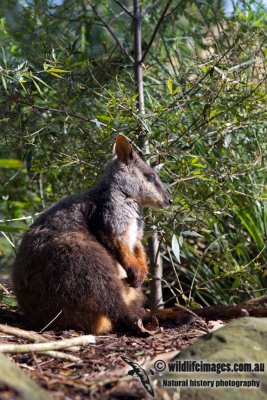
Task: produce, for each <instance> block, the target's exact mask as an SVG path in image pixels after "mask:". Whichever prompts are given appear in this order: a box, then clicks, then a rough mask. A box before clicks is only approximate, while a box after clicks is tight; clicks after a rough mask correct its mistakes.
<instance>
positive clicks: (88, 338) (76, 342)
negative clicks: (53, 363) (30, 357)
mask: <svg viewBox="0 0 267 400" xmlns="http://www.w3.org/2000/svg"><path fill="white" fill-rule="evenodd" d="M91 343H95V337H94V336H93V335H82V336H79V337H75V338H71V339H65V340H58V341H56V342H46V343H34V344H2V345H0V353H11V354H15V353H30V352H42V353H43V352H46V351H51V350H63V349H67V348H69V347H72V346H86V345H88V344H91Z"/></svg>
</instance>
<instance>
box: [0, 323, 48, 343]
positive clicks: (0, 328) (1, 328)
mask: <svg viewBox="0 0 267 400" xmlns="http://www.w3.org/2000/svg"><path fill="white" fill-rule="evenodd" d="M0 332H3V333H7V334H9V335H13V336H17V337H20V338H23V339H27V340H30V341H31V342H36V343H44V342H48V340H47V339H46V338H45V337H43V336H42V335H39V333H36V332H33V331H25V330H24V329H20V328H15V327H14V326H9V325H4V324H0Z"/></svg>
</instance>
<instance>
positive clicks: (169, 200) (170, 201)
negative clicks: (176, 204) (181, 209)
mask: <svg viewBox="0 0 267 400" xmlns="http://www.w3.org/2000/svg"><path fill="white" fill-rule="evenodd" d="M168 202H169V205H170V206H171V205H172V203H173V201H172V199H171V198H170V197H169V199H168Z"/></svg>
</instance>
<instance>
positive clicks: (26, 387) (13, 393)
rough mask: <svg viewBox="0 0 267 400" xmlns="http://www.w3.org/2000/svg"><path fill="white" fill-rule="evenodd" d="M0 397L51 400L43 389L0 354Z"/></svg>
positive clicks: (20, 399) (15, 399) (18, 399)
mask: <svg viewBox="0 0 267 400" xmlns="http://www.w3.org/2000/svg"><path fill="white" fill-rule="evenodd" d="M0 399H12V400H51V398H50V397H49V396H48V395H47V394H46V392H45V391H44V390H43V389H41V388H40V387H39V386H38V385H37V384H36V383H35V382H33V381H32V380H31V379H30V378H28V377H27V376H26V375H24V374H23V372H22V371H21V370H20V369H19V368H18V367H17V366H16V365H15V364H13V363H12V362H11V361H9V359H8V358H6V357H4V356H2V355H0Z"/></svg>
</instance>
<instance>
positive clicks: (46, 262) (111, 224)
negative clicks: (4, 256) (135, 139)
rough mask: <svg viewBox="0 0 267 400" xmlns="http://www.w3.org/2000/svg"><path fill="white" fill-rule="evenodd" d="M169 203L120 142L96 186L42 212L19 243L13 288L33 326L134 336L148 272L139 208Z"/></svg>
mask: <svg viewBox="0 0 267 400" xmlns="http://www.w3.org/2000/svg"><path fill="white" fill-rule="evenodd" d="M170 203H171V200H170V197H169V195H168V193H167V192H166V190H165V188H164V186H163V185H162V183H161V181H160V179H159V177H158V175H157V174H156V173H155V171H154V170H153V169H152V168H151V167H150V166H149V165H148V164H146V163H145V162H144V161H143V160H142V159H141V158H140V157H139V156H138V155H137V154H136V153H135V152H134V151H133V148H132V145H131V144H130V142H129V140H128V139H127V138H126V137H125V136H124V135H121V134H119V135H118V136H117V137H116V143H115V145H114V151H113V158H112V159H111V161H110V162H109V163H108V164H107V166H106V169H105V171H104V174H103V176H102V177H101V179H100V181H99V182H98V183H97V184H96V185H95V186H93V187H92V188H91V189H89V190H88V191H87V192H85V193H83V194H80V195H74V196H70V197H67V198H65V199H63V200H61V201H60V202H58V203H57V204H55V205H53V206H52V207H50V208H49V209H47V210H45V211H44V212H42V213H41V214H40V216H39V217H38V218H37V220H36V221H35V222H34V224H33V225H32V226H31V227H30V229H29V230H28V231H27V232H26V233H25V235H24V237H23V239H22V243H21V246H20V248H19V250H18V254H17V257H16V260H15V264H14V270H13V282H14V288H15V293H16V295H17V298H18V302H19V305H20V307H21V309H22V310H23V311H24V313H25V314H26V316H27V317H28V319H29V320H30V321H31V322H32V324H33V325H34V326H36V327H38V328H43V327H44V326H46V325H47V324H49V328H51V327H53V328H59V329H67V328H74V329H83V330H84V331H86V332H92V333H100V332H102V333H103V332H108V331H111V330H120V329H127V328H132V327H133V326H134V324H135V322H136V320H137V319H138V317H140V316H141V315H142V314H143V312H144V310H143V306H142V303H143V296H142V292H141V289H140V286H141V284H142V283H143V281H144V279H145V277H146V275H147V271H148V269H147V262H146V255H145V251H144V248H143V245H142V242H141V241H142V238H143V228H144V227H143V225H144V224H143V219H142V214H141V207H143V206H150V207H156V208H160V207H167V206H168V205H169V204H170ZM51 321H53V322H52V323H51ZM50 323H51V324H50Z"/></svg>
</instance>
